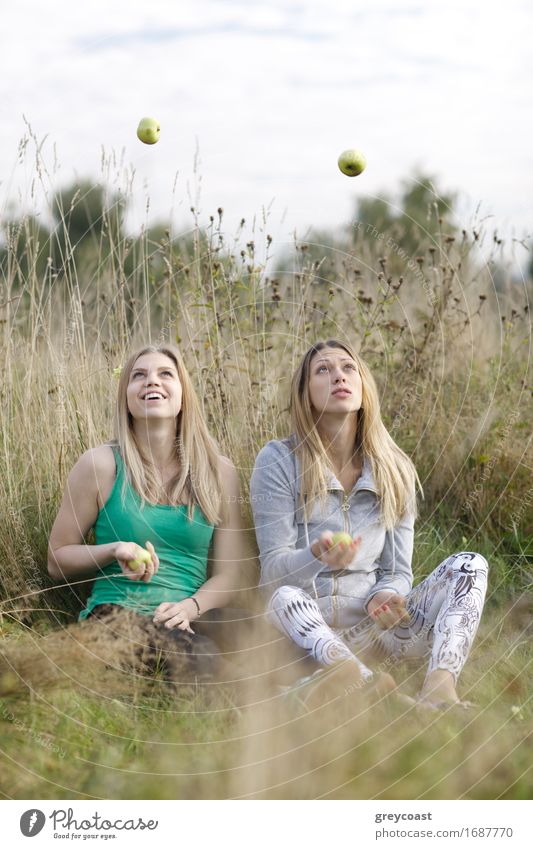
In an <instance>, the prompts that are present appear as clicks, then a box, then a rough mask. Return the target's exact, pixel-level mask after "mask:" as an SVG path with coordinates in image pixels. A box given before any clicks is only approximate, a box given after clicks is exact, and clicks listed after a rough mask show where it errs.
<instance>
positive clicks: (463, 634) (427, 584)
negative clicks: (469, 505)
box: [267, 551, 489, 681]
mask: <svg viewBox="0 0 533 849" xmlns="http://www.w3.org/2000/svg"><path fill="white" fill-rule="evenodd" d="M488 568H489V567H488V563H487V561H486V560H485V558H484V557H483V556H482V555H481V554H476V553H475V552H471V551H462V552H460V553H459V554H452V555H451V557H448V558H447V559H446V560H443V561H442V563H440V564H439V565H438V566H437V568H436V569H434V570H433V572H432V573H431V574H430V575H428V577H427V578H425V579H424V580H423V581H422V582H421V583H420V584H418V586H416V587H415V588H414V589H412V590H411V591H410V592H409V593H408V594H407V596H406V597H405V601H406V606H407V610H408V613H409V615H410V622H409V623H408V624H406V625H398V626H396V627H395V628H391V629H390V630H387V631H384V630H382V629H381V628H379V626H378V625H377V624H376V623H375V622H374V621H372V620H370V617H366V618H365V619H364V620H363V621H361V622H359V623H357V624H356V625H354V626H353V627H351V628H345V629H342V630H339V629H333V628H330V627H329V625H327V624H326V622H325V621H324V618H323V616H322V613H321V611H320V608H319V607H318V604H317V603H316V601H315V600H314V599H313V598H311V596H310V595H309V594H308V593H307V592H305V590H302V589H300V588H299V587H293V586H282V587H279V589H277V590H276V592H275V593H274V595H273V596H272V598H271V600H270V602H269V605H268V609H267V615H268V619H269V620H270V622H272V624H273V625H275V626H276V628H278V630H280V631H281V632H282V633H284V634H286V635H287V636H288V637H289V638H290V639H291V640H293V641H294V642H295V643H297V645H299V646H300V647H301V648H303V649H306V650H307V651H308V652H309V654H310V655H311V656H312V657H314V658H315V660H316V661H318V663H320V664H321V665H323V666H328V665H331V664H333V663H336V662H337V661H339V660H345V659H346V660H351V661H353V662H355V663H357V665H358V667H359V670H360V672H361V674H362V676H363V678H365V679H369V678H371V677H372V675H373V673H372V671H371V670H370V669H368V667H366V666H365V664H364V663H363V662H362V661H361V660H359V658H358V657H357V652H361V651H362V650H363V649H366V648H368V647H373V648H377V649H378V651H379V652H380V654H384V655H385V656H387V657H395V658H398V659H400V658H407V657H424V656H425V655H428V654H429V655H430V660H429V667H428V670H427V675H429V674H430V673H431V672H433V671H434V670H435V669H447V670H448V671H449V672H451V673H452V675H453V678H454V681H457V678H458V676H459V673H460V672H461V670H462V668H463V666H464V664H465V661H466V659H467V657H468V653H469V651H470V648H471V646H472V642H473V640H474V637H475V635H476V631H477V628H478V625H479V620H480V618H481V612H482V610H483V603H484V600H485V593H486V590H487V573H488ZM427 675H426V677H427Z"/></svg>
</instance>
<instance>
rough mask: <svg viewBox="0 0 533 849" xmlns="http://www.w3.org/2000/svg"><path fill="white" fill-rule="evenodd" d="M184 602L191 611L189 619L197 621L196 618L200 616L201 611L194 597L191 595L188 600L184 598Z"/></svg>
mask: <svg viewBox="0 0 533 849" xmlns="http://www.w3.org/2000/svg"><path fill="white" fill-rule="evenodd" d="M185 601H186V602H187V603H188V604H187V606H188V608H189V609H190V611H191V616H190V617H189V618H190V619H198V617H199V616H201V614H202V609H201V607H200V602H199V601H198V599H197V598H196V596H194V595H191V596H189V598H186V599H185Z"/></svg>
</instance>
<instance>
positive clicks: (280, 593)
mask: <svg viewBox="0 0 533 849" xmlns="http://www.w3.org/2000/svg"><path fill="white" fill-rule="evenodd" d="M302 596H304V597H306V596H307V593H306V592H305V590H302V589H301V588H300V587H292V586H290V585H289V584H284V585H283V586H282V587H278V588H277V590H275V592H274V593H273V595H272V598H271V599H270V603H269V605H268V606H269V607H276V608H280V607H286V606H287V605H288V604H290V603H291V602H293V601H295V600H296V599H298V598H301V597H302Z"/></svg>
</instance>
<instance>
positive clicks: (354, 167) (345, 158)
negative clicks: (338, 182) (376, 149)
mask: <svg viewBox="0 0 533 849" xmlns="http://www.w3.org/2000/svg"><path fill="white" fill-rule="evenodd" d="M338 164H339V168H340V169H341V171H342V173H343V174H346V176H347V177H357V176H358V175H359V174H360V173H361V172H362V171H364V170H365V166H366V159H365V157H364V155H363V154H362V153H361V151H360V150H354V149H353V148H352V149H351V150H344V151H343V152H342V153H341V155H340V156H339V160H338Z"/></svg>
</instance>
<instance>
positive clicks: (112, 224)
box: [0, 174, 533, 300]
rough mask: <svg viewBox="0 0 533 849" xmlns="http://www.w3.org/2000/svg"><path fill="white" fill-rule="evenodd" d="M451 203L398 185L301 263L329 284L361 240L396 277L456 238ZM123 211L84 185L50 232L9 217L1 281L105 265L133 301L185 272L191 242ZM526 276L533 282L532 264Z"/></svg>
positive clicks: (62, 201) (427, 185) (319, 237)
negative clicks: (315, 268)
mask: <svg viewBox="0 0 533 849" xmlns="http://www.w3.org/2000/svg"><path fill="white" fill-rule="evenodd" d="M456 199H457V196H456V194H455V193H453V192H442V191H440V190H439V189H438V188H437V187H436V182H435V180H434V178H432V177H431V176H429V175H424V174H415V175H414V176H413V177H412V178H411V179H409V180H406V181H405V182H404V183H403V184H402V185H401V188H400V191H399V193H398V196H397V197H393V196H391V195H387V194H383V195H382V196H381V197H368V198H362V199H359V200H358V201H357V202H356V205H355V209H354V216H353V219H352V221H351V222H350V223H349V224H348V225H347V226H346V227H344V228H339V229H338V230H337V231H326V230H318V229H311V230H309V232H308V234H307V236H306V239H305V243H306V244H305V249H306V260H307V261H311V262H313V261H314V262H316V263H317V264H319V265H320V269H321V271H320V273H321V276H323V277H324V278H330V277H331V276H332V275H334V273H335V266H336V263H337V262H338V258H339V256H340V255H341V254H342V253H343V252H346V253H350V254H353V253H354V252H356V251H360V249H361V247H362V245H363V244H364V242H365V241H366V242H367V243H368V242H370V241H376V242H379V241H382V242H383V248H384V249H385V247H387V248H388V253H389V258H392V264H390V265H389V271H390V272H392V273H397V274H401V273H402V268H403V267H404V266H405V263H406V262H407V261H408V260H409V259H414V258H415V257H416V256H417V254H418V253H419V252H420V251H421V250H422V249H423V246H424V245H425V246H427V244H428V241H429V243H430V244H431V243H434V244H435V245H438V243H439V239H442V238H443V236H444V237H445V238H446V239H448V240H454V239H460V238H461V230H460V228H459V227H458V224H457V220H456V216H455V205H456ZM126 211H127V200H126V198H125V197H124V196H123V195H121V193H119V192H112V191H109V190H108V188H107V187H106V186H104V185H101V184H97V183H93V182H91V181H90V180H81V181H79V182H76V183H73V184H72V185H70V186H67V187H65V188H63V189H60V190H59V191H57V192H56V193H55V194H54V195H53V198H52V203H51V209H50V215H51V222H50V224H49V226H47V224H46V223H45V222H44V220H43V218H42V217H41V216H37V215H24V216H20V217H18V218H17V217H12V218H7V219H6V220H3V221H2V222H1V223H0V239H1V244H0V273H1V275H2V278H3V279H4V280H6V279H9V280H10V281H12V283H11V291H13V290H14V291H15V292H16V291H17V290H18V289H23V288H24V284H25V283H26V282H27V281H28V279H30V278H33V279H37V280H39V281H42V283H43V284H46V283H47V282H49V283H52V282H55V281H56V280H57V279H58V278H59V279H61V277H62V276H63V277H64V276H65V275H67V274H68V272H69V270H70V271H71V272H72V269H74V268H75V269H76V272H77V273H79V272H80V271H81V270H84V271H85V272H87V270H89V272H91V271H92V272H93V273H96V270H97V269H98V272H100V271H101V269H102V266H105V265H108V266H109V269H110V273H112V274H114V275H115V276H116V277H117V278H118V279H120V280H121V281H122V283H123V284H124V285H126V286H128V288H129V289H130V295H131V299H132V300H133V299H134V298H135V297H136V295H137V294H138V290H139V287H140V286H142V285H144V284H145V283H146V279H147V278H148V282H151V283H158V282H161V281H163V280H164V278H165V276H168V275H169V274H173V273H176V271H177V272H180V271H185V270H186V269H188V267H189V262H190V261H191V259H192V257H193V256H194V254H195V251H194V237H193V236H192V235H189V236H187V237H179V238H178V239H171V237H170V232H171V225H170V224H165V223H158V224H154V225H153V226H151V227H150V228H148V229H147V230H146V231H144V232H143V233H142V234H139V235H137V236H132V237H129V236H127V234H126V232H125V227H124V220H125V214H126ZM220 212H221V211H220V210H219V213H220ZM211 221H213V218H211ZM464 235H465V231H463V236H464ZM495 239H496V237H495ZM288 264H289V252H287V253H286V254H285V255H283V256H282V257H281V258H280V259H279V260H278V266H277V268H276V270H275V274H279V273H282V272H283V269H284V268H285V269H286V268H287V266H288ZM189 270H190V269H189ZM527 272H528V276H529V278H530V279H531V278H532V277H533V258H532V259H531V260H530V262H529V265H528V269H527ZM492 273H493V280H494V284H495V287H496V289H497V290H500V291H503V290H504V289H505V286H506V278H508V275H506V273H505V272H504V268H503V265H501V264H498V262H497V261H494V260H492Z"/></svg>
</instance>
